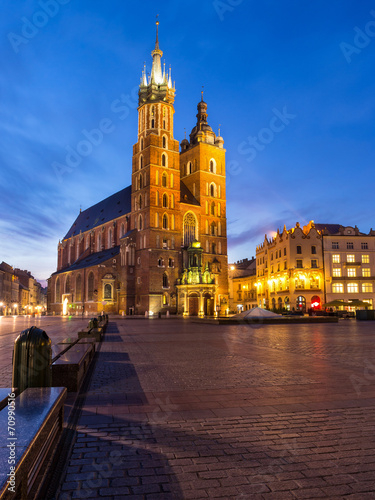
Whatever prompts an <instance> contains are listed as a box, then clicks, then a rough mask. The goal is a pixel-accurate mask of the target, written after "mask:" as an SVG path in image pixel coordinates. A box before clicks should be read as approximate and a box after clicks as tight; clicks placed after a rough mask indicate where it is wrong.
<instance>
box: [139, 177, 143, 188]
mask: <svg viewBox="0 0 375 500" xmlns="http://www.w3.org/2000/svg"><path fill="white" fill-rule="evenodd" d="M142 188H143V176H142V175H140V176H139V189H142Z"/></svg>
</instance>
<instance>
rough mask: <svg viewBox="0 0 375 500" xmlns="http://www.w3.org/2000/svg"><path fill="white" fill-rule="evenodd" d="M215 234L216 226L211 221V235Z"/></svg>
mask: <svg viewBox="0 0 375 500" xmlns="http://www.w3.org/2000/svg"><path fill="white" fill-rule="evenodd" d="M215 234H216V227H215V223H214V222H212V224H211V236H215Z"/></svg>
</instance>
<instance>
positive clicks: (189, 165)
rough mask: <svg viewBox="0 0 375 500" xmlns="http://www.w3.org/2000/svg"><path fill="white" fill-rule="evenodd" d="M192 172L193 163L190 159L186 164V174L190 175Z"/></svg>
mask: <svg viewBox="0 0 375 500" xmlns="http://www.w3.org/2000/svg"><path fill="white" fill-rule="evenodd" d="M192 173H193V164H192V163H191V161H189V162H188V164H187V166H186V175H190V174H192Z"/></svg>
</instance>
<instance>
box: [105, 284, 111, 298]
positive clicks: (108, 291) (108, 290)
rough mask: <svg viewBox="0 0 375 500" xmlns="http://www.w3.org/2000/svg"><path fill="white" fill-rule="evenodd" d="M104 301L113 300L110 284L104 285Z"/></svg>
mask: <svg viewBox="0 0 375 500" xmlns="http://www.w3.org/2000/svg"><path fill="white" fill-rule="evenodd" d="M104 299H106V300H112V285H111V284H110V283H106V284H105V285H104Z"/></svg>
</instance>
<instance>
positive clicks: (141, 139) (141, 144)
mask: <svg viewBox="0 0 375 500" xmlns="http://www.w3.org/2000/svg"><path fill="white" fill-rule="evenodd" d="M142 112H143V109H142ZM142 149H143V137H142V138H141V150H142Z"/></svg>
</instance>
